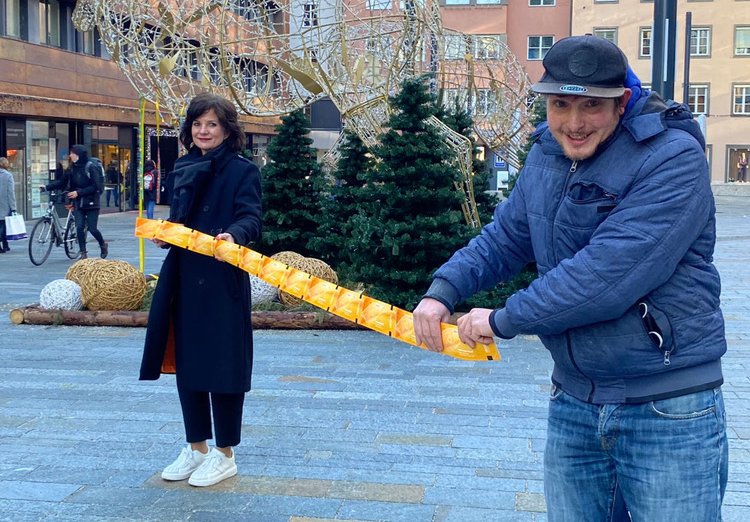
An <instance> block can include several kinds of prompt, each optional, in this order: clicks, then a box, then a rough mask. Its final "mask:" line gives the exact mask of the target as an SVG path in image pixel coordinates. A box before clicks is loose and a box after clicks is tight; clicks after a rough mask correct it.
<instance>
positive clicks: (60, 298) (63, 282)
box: [39, 279, 83, 310]
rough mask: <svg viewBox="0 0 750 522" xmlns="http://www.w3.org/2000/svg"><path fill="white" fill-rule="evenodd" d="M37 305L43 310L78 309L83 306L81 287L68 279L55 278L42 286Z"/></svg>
mask: <svg viewBox="0 0 750 522" xmlns="http://www.w3.org/2000/svg"><path fill="white" fill-rule="evenodd" d="M39 306H41V307H42V308H44V309H45V310H80V309H81V308H83V298H82V296H81V287H80V286H78V283H76V282H74V281H70V280H69V279H55V280H54V281H51V282H50V283H47V285H46V286H45V287H44V288H42V292H41V294H39Z"/></svg>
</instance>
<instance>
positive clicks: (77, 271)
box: [65, 258, 106, 286]
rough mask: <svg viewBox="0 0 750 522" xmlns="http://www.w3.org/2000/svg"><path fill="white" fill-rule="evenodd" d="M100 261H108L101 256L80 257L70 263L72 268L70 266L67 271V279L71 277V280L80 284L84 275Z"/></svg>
mask: <svg viewBox="0 0 750 522" xmlns="http://www.w3.org/2000/svg"><path fill="white" fill-rule="evenodd" d="M99 263H106V261H105V260H104V259H99V258H90V259H79V260H78V261H76V262H75V263H73V264H72V265H70V268H68V271H67V272H66V273H65V279H70V280H71V281H73V282H75V283H78V285H79V286H80V284H81V281H82V280H83V277H84V275H85V274H86V273H87V272H89V271H90V270H93V269H94V267H95V266H97V265H98V264H99Z"/></svg>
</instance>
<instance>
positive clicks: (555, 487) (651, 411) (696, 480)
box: [544, 386, 729, 522]
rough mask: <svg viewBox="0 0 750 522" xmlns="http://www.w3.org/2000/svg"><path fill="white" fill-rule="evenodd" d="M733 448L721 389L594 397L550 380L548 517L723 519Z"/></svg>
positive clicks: (581, 521) (574, 520)
mask: <svg viewBox="0 0 750 522" xmlns="http://www.w3.org/2000/svg"><path fill="white" fill-rule="evenodd" d="M728 453H729V450H728V444H727V435H726V420H725V414H724V401H723V399H722V395H721V389H719V388H716V389H714V390H706V391H701V392H697V393H692V394H689V395H683V396H681V397H675V398H672V399H665V400H661V401H653V402H647V403H643V404H606V405H595V404H588V403H585V402H581V401H579V400H577V399H574V398H573V397H571V396H570V395H568V394H566V393H564V392H562V391H561V390H560V389H558V388H556V387H555V386H553V387H552V393H551V395H550V402H549V420H548V425H547V447H546V450H545V454H544V470H545V472H544V495H545V498H546V501H547V520H548V521H549V522H562V521H565V522H586V521H590V522H605V521H612V520H618V521H619V520H627V517H625V518H623V517H621V516H620V517H618V516H617V515H614V514H613V511H614V508H613V506H614V504H615V499H616V498H617V496H618V495H621V496H622V499H624V501H625V505H626V506H627V509H628V511H629V512H630V516H631V518H632V520H633V521H634V522H654V521H657V520H658V521H665V522H666V521H676V522H713V521H719V520H721V502H722V499H723V497H724V490H725V488H726V485H727V470H728V459H729V455H728Z"/></svg>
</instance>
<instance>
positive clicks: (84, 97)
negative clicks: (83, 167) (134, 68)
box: [0, 0, 278, 219]
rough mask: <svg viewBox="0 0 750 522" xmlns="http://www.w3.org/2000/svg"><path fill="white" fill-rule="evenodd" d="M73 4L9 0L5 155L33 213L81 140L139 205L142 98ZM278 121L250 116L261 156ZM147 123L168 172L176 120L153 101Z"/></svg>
mask: <svg viewBox="0 0 750 522" xmlns="http://www.w3.org/2000/svg"><path fill="white" fill-rule="evenodd" d="M74 8H75V2H74V1H68V0H0V71H2V74H0V155H2V156H7V157H8V159H9V160H10V161H11V165H12V167H11V171H12V173H13V175H14V178H15V182H16V183H15V189H16V200H17V201H18V206H19V208H18V211H19V212H20V213H22V214H23V215H24V216H25V217H26V218H27V219H30V218H34V217H37V216H39V215H40V213H41V210H40V204H41V198H42V196H41V194H40V192H39V190H38V186H39V185H41V184H44V183H47V182H48V181H49V180H50V179H54V178H55V176H57V175H59V173H60V172H61V169H62V168H63V167H64V166H65V164H66V160H67V153H68V150H69V148H70V146H71V145H73V144H76V143H80V144H83V145H85V146H87V147H88V148H89V150H90V152H91V154H92V155H93V156H96V157H98V158H100V159H101V160H102V162H103V163H104V165H105V167H107V166H108V165H110V164H113V165H115V166H117V168H118V170H119V171H120V173H122V174H123V180H122V183H121V184H120V185H119V186H117V190H118V191H119V190H121V189H122V191H123V194H122V195H123V196H124V197H121V198H119V200H120V201H119V203H120V205H119V207H120V208H121V209H129V208H134V206H135V205H137V196H136V193H137V190H136V187H137V186H138V184H137V179H138V177H137V175H136V171H137V169H136V161H137V154H138V129H137V127H138V124H139V115H140V112H139V98H138V95H137V93H136V91H135V89H134V88H133V87H132V85H131V84H130V83H129V82H128V80H127V79H126V78H125V76H124V75H123V74H122V73H121V71H120V70H119V68H118V66H117V64H116V63H115V62H113V61H112V60H111V58H110V56H109V55H108V54H107V51H106V49H105V48H104V47H103V46H102V45H101V43H100V39H99V37H98V34H97V31H96V30H93V31H88V32H80V31H78V30H76V29H75V27H74V26H73V24H72V21H71V19H72V13H73V9H74ZM277 122H278V119H276V118H273V119H267V118H252V117H243V124H244V127H245V131H246V134H247V144H248V148H249V149H251V150H252V151H253V153H254V154H257V155H258V158H259V159H260V158H262V156H263V154H264V150H263V149H264V147H265V145H266V144H267V142H268V139H269V137H270V136H271V135H272V134H273V127H274V124H276V123H277ZM146 125H147V128H146V134H147V136H148V139H147V140H146V151H145V153H146V154H147V155H148V156H149V157H151V158H152V159H154V160H156V161H157V162H158V163H159V166H160V169H161V171H162V172H169V171H170V170H171V168H172V165H173V163H174V160H175V159H176V158H177V156H178V140H177V132H176V129H169V128H167V127H166V126H165V124H164V123H161V125H160V128H159V132H158V133H157V132H156V128H157V126H156V113H155V110H154V106H153V105H151V104H148V109H147V111H146ZM106 188H107V191H106V192H109V191H113V190H115V184H111V183H109V184H108V185H107V187H106ZM106 192H105V193H106ZM110 195H112V194H110ZM107 199H109V204H110V205H111V208H113V209H114V198H105V197H104V196H103V201H102V203H103V208H106V205H107Z"/></svg>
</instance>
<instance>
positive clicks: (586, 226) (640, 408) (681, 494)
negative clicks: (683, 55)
mask: <svg viewBox="0 0 750 522" xmlns="http://www.w3.org/2000/svg"><path fill="white" fill-rule="evenodd" d="M544 69H545V73H544V75H543V77H542V79H541V80H540V81H539V82H538V83H536V84H535V85H534V86H533V90H534V91H535V92H537V93H540V94H542V95H544V96H545V97H546V103H547V122H546V123H543V124H541V125H540V126H539V127H538V128H537V130H536V132H535V134H534V137H533V138H534V145H533V147H532V149H531V151H530V153H529V156H528V158H527V160H526V163H525V165H524V168H523V170H522V172H521V176H520V177H519V179H518V182H517V184H516V186H515V188H514V189H513V192H512V193H511V195H510V197H509V198H508V199H507V201H505V202H503V203H501V204H500V205H498V207H497V209H496V210H495V215H494V218H493V221H492V222H491V223H490V224H488V225H487V226H485V227H484V229H483V230H482V232H481V234H480V235H479V236H477V237H476V238H474V239H473V240H472V241H471V242H470V243H469V244H468V245H467V246H466V247H464V248H463V249H461V250H459V251H458V252H456V253H455V254H454V255H453V257H451V259H450V260H449V261H448V262H447V263H445V264H444V265H443V266H442V267H440V268H439V269H438V270H437V272H436V273H435V276H434V280H433V283H432V285H431V286H430V288H429V290H428V292H427V294H426V295H425V298H424V299H423V300H422V301H421V302H420V304H419V306H417V308H416V310H415V311H414V326H415V332H416V334H417V339H418V340H419V341H421V342H424V343H425V344H426V345H427V346H428V347H429V348H430V349H432V350H435V351H439V350H441V349H442V342H441V338H440V328H439V326H440V322H441V321H446V320H447V319H448V317H449V315H450V314H451V313H452V311H453V306H454V305H455V304H456V303H458V302H460V301H463V300H465V299H466V298H468V297H470V296H471V295H472V294H474V293H476V292H478V291H480V290H483V289H486V288H490V287H492V286H494V285H496V284H497V283H499V282H501V281H507V280H508V279H510V278H511V277H513V276H514V275H515V274H517V273H518V272H520V271H521V270H522V269H523V267H524V266H525V265H526V264H527V263H529V262H532V261H533V262H536V264H537V267H538V270H539V278H538V279H536V280H535V281H534V282H533V283H532V284H531V285H530V286H529V287H528V288H527V289H526V290H523V291H520V292H518V293H516V294H515V295H513V296H511V297H510V298H509V299H508V301H507V303H506V305H505V307H504V308H499V309H496V310H489V309H473V310H471V311H470V312H469V313H468V314H466V315H464V316H463V317H461V318H460V319H459V321H458V327H459V335H460V337H461V339H462V340H463V341H464V342H466V343H467V344H469V345H472V346H473V345H474V343H476V342H488V341H490V340H491V339H492V337H493V335H494V336H497V337H500V338H504V339H510V338H512V337H514V336H515V335H518V334H535V335H538V336H539V337H540V338H541V340H542V342H543V343H544V345H545V347H546V348H547V349H548V350H549V351H550V353H551V355H552V358H553V360H554V363H555V364H554V370H553V373H552V390H551V394H550V402H549V418H548V430H547V446H546V450H545V458H544V462H545V498H546V501H547V508H548V519H549V520H550V521H551V522H558V521H574V522H581V521H595V522H599V521H605V520H613V519H614V518H613V517H615V515H614V514H613V511H614V509H615V507H614V506H615V504H616V501H617V499H618V498H623V499H624V500H625V503H626V504H627V506H628V510H629V512H630V516H631V517H632V520H634V521H653V520H665V521H666V520H679V521H680V522H688V521H696V522H698V521H700V522H706V521H715V520H720V517H721V502H722V498H723V494H724V490H725V487H726V481H727V467H728V463H727V460H728V447H727V439H726V432H725V429H726V425H725V413H724V404H723V400H722V395H721V389H720V386H721V384H722V383H723V377H722V372H721V361H720V359H721V356H722V355H723V354H724V352H725V351H726V340H725V335H724V321H723V317H722V313H721V310H720V308H719V293H720V282H719V275H718V272H717V270H716V268H715V267H714V265H713V263H712V256H713V250H714V243H715V240H716V233H715V216H714V214H715V207H714V200H713V196H712V193H711V186H710V178H709V174H708V166H707V163H706V158H705V154H704V148H705V143H704V140H703V136H702V135H701V133H700V130H699V127H698V125H697V124H696V123H695V121H694V120H693V118H692V115H691V114H690V112H689V110H688V109H687V107H685V106H684V105H678V104H676V103H674V102H670V103H665V102H664V101H663V100H662V99H661V98H660V97H659V96H658V95H657V94H656V93H651V92H648V91H645V90H642V89H640V84H639V82H638V80H637V78H635V75H634V74H632V71H630V70H629V68H628V65H627V60H626V58H625V56H624V55H623V53H622V52H621V51H620V50H619V49H618V48H617V46H615V45H614V44H612V43H610V42H608V41H606V40H604V39H601V38H596V37H592V36H574V37H570V38H565V39H563V40H560V41H559V42H557V43H556V44H555V45H553V46H552V48H551V49H550V50H549V52H548V53H547V55H546V57H545V58H544Z"/></svg>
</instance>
